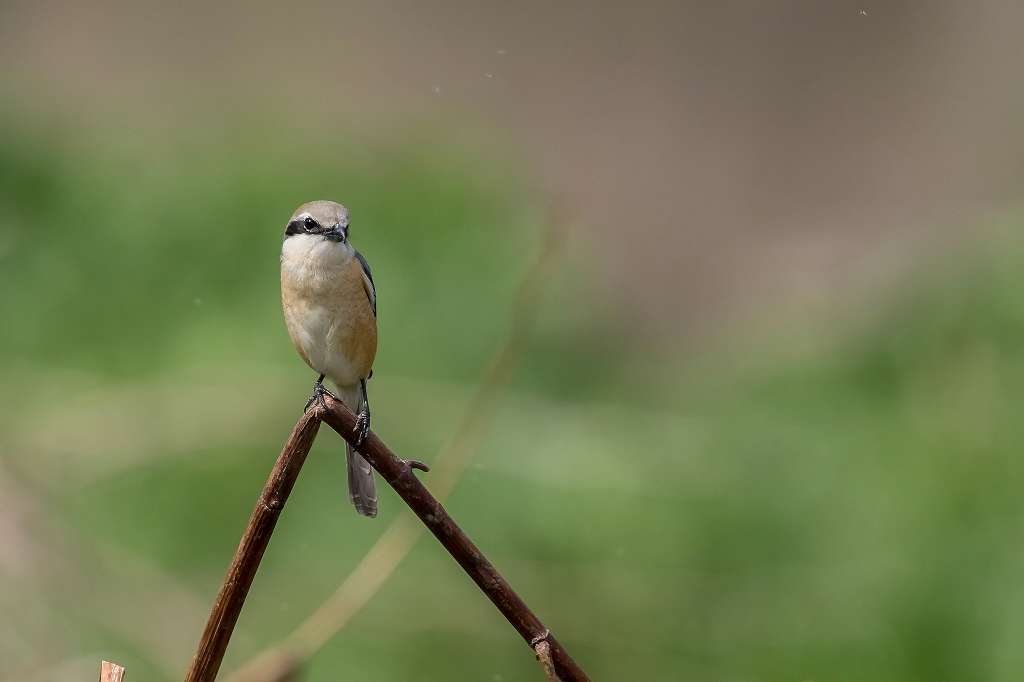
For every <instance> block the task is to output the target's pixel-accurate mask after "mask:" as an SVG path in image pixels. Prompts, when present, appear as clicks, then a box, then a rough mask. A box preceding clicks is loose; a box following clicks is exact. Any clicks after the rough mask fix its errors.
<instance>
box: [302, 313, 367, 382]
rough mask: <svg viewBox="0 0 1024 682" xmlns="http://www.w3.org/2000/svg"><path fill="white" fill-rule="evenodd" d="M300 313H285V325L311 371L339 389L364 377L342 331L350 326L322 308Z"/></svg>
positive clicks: (337, 315)
mask: <svg viewBox="0 0 1024 682" xmlns="http://www.w3.org/2000/svg"><path fill="white" fill-rule="evenodd" d="M301 307H302V308H303V310H301V311H297V310H293V311H292V314H289V313H288V312H286V313H285V323H286V324H287V325H288V333H289V334H290V335H291V337H292V343H294V344H295V348H296V350H298V351H299V355H301V356H302V359H303V360H305V361H306V364H308V365H309V366H310V367H311V368H312V369H313V370H314V371H316V372H318V373H320V374H325V375H327V378H328V379H330V380H331V381H333V382H334V383H335V384H338V385H339V386H351V385H352V384H355V383H358V382H359V380H360V379H362V378H365V376H366V371H365V370H364V368H362V367H359V366H357V362H356V359H355V358H353V357H352V356H353V355H354V353H353V352H352V351H353V350H354V349H353V348H350V347H348V346H350V345H351V344H349V343H347V341H349V339H347V338H346V336H348V335H347V334H346V333H345V331H346V330H347V329H349V328H350V327H351V323H350V321H348V320H346V319H345V317H344V315H343V314H339V312H340V311H338V310H330V309H328V308H326V307H324V306H319V305H315V304H314V305H309V306H301Z"/></svg>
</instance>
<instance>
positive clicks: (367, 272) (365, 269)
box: [353, 249, 377, 317]
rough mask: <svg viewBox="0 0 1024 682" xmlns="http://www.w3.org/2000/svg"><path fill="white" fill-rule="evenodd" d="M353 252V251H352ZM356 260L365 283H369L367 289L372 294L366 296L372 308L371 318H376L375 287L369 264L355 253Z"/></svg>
mask: <svg viewBox="0 0 1024 682" xmlns="http://www.w3.org/2000/svg"><path fill="white" fill-rule="evenodd" d="M353 250H354V249H353ZM355 254H356V260H357V261H359V266H360V267H362V268H363V274H364V275H365V276H366V281H367V282H369V283H370V286H369V289H370V291H371V292H373V293H372V295H371V294H367V296H368V297H369V299H370V305H371V306H372V307H373V316H374V317H377V287H376V286H374V284H373V273H372V272H370V264H369V263H367V262H366V259H365V258H363V254H361V253H359V252H358V251H355Z"/></svg>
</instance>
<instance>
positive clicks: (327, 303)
mask: <svg viewBox="0 0 1024 682" xmlns="http://www.w3.org/2000/svg"><path fill="white" fill-rule="evenodd" d="M362 278H363V274H362V268H361V267H360V265H359V263H358V261H357V260H356V259H355V258H354V257H353V255H352V250H351V248H350V247H348V245H346V244H340V243H337V242H331V241H329V240H326V239H323V238H322V237H318V236H314V235H294V236H291V237H289V238H288V239H286V240H285V242H284V246H283V247H282V250H281V303H282V307H283V309H284V318H285V324H286V326H287V327H288V335H289V336H290V337H291V339H292V343H293V344H294V345H295V349H296V350H297V351H298V353H299V355H300V356H301V357H302V359H303V360H305V361H306V364H308V365H309V366H310V367H311V368H312V369H313V370H314V371H316V372H320V373H323V374H325V375H327V377H328V378H329V379H330V380H331V381H333V382H334V383H335V384H337V385H338V386H351V385H352V384H355V383H358V382H359V380H360V379H365V378H366V377H368V376H369V374H370V369H371V368H372V367H373V360H374V357H375V356H376V352H377V321H376V318H375V317H374V315H373V309H372V308H371V306H370V302H369V300H368V299H367V296H366V292H365V290H364V289H363V279H362Z"/></svg>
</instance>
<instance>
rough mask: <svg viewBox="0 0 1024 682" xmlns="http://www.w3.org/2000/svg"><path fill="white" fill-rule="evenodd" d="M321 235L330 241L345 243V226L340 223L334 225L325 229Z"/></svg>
mask: <svg viewBox="0 0 1024 682" xmlns="http://www.w3.org/2000/svg"><path fill="white" fill-rule="evenodd" d="M323 235H324V238H325V239H328V240H330V241H332V242H341V243H342V244H344V243H345V228H343V227H342V226H341V225H335V226H334V227H332V228H331V229H329V230H326V231H325V232H324V233H323Z"/></svg>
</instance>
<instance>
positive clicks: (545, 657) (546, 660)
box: [533, 641, 558, 682]
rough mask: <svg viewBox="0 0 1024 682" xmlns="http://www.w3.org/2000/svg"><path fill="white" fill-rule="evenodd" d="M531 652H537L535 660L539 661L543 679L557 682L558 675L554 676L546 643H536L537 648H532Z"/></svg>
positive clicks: (553, 665) (553, 668) (553, 667)
mask: <svg viewBox="0 0 1024 682" xmlns="http://www.w3.org/2000/svg"><path fill="white" fill-rule="evenodd" d="M533 650H534V651H536V652H537V660H538V661H540V667H541V668H543V670H544V679H546V680H547V681H548V682H558V675H557V674H555V662H554V661H552V660H551V645H550V644H548V643H547V641H542V642H537V646H535V647H533Z"/></svg>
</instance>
